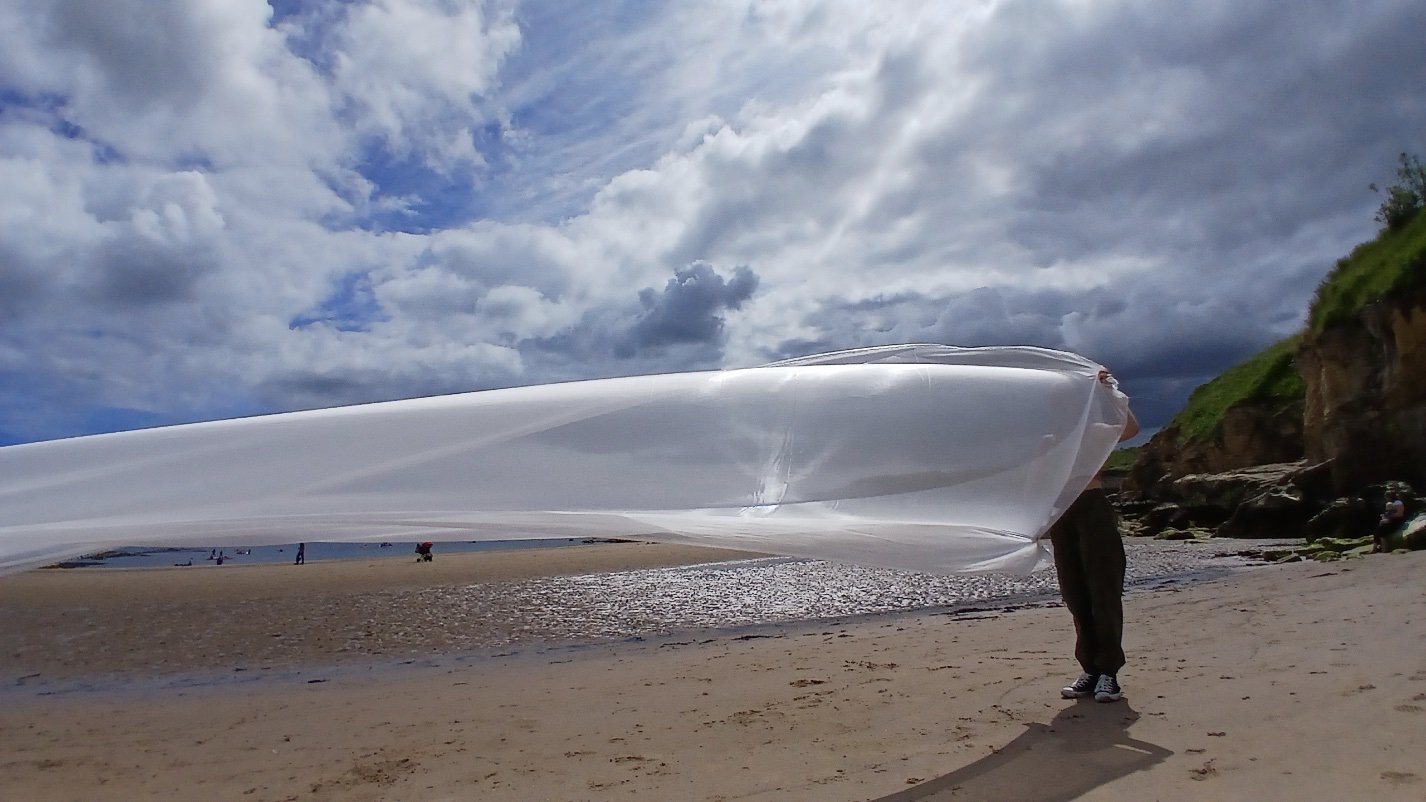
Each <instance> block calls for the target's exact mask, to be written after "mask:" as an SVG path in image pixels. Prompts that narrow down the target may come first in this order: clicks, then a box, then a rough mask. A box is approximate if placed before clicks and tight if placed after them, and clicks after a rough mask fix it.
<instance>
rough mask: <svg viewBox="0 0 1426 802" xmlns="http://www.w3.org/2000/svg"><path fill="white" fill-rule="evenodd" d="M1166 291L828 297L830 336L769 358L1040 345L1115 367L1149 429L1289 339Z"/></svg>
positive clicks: (1224, 305)
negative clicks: (920, 345) (903, 347)
mask: <svg viewBox="0 0 1426 802" xmlns="http://www.w3.org/2000/svg"><path fill="white" fill-rule="evenodd" d="M1157 290H1158V288H1156V287H1146V288H1142V289H1141V291H1136V292H1126V293H1123V294H1120V293H1117V292H1115V291H1113V290H1110V289H1103V288H1094V289H1089V290H1083V291H1073V292H1071V291H1056V290H1024V291H1017V290H1014V289H1009V288H985V287H982V288H979V289H975V290H971V291H969V292H965V293H959V294H957V295H953V296H949V297H930V296H925V295H921V294H917V293H902V294H898V295H895V296H889V297H884V298H876V299H866V300H859V301H845V300H841V301H839V300H835V299H831V300H828V301H827V302H826V303H825V304H824V306H823V307H822V308H821V310H819V311H818V312H816V313H815V314H814V315H812V316H811V317H810V318H809V319H807V320H806V321H804V323H806V324H807V325H809V326H813V327H815V328H817V329H818V330H821V331H824V332H826V337H825V338H823V339H819V340H806V339H798V340H789V341H786V342H783V343H781V344H780V345H779V347H778V348H777V349H776V350H775V351H774V352H773V353H771V354H769V360H772V359H783V358H789V357H794V356H803V355H806V354H810V353H817V352H819V351H827V350H834V349H838V348H853V347H860V346H870V345H886V344H892V343H904V342H936V343H945V344H948V345H959V346H967V347H971V346H987V345H1033V346H1038V347H1042V348H1054V349H1061V350H1071V351H1075V352H1077V353H1080V354H1083V355H1084V356H1086V357H1089V358H1091V359H1094V360H1096V361H1098V362H1100V363H1102V364H1104V365H1106V366H1108V367H1109V368H1110V369H1111V370H1113V371H1114V373H1115V375H1116V376H1117V377H1118V378H1119V380H1120V381H1121V382H1122V383H1123V385H1124V388H1125V390H1126V391H1127V392H1129V393H1130V394H1131V395H1132V396H1134V397H1135V399H1136V402H1135V403H1136V408H1138V405H1139V400H1140V399H1142V401H1143V404H1144V406H1143V407H1142V409H1141V410H1140V419H1141V420H1142V421H1143V423H1144V425H1145V426H1146V427H1151V428H1156V427H1159V426H1162V425H1163V424H1164V423H1167V421H1168V419H1169V418H1170V417H1172V416H1173V414H1174V413H1175V412H1177V410H1178V409H1180V408H1181V407H1182V405H1183V402H1184V400H1185V399H1186V398H1187V397H1188V394H1189V393H1190V392H1191V391H1192V390H1193V389H1194V388H1195V387H1197V386H1198V385H1200V384H1202V383H1203V382H1206V381H1208V380H1210V379H1212V378H1213V377H1214V376H1216V375H1217V374H1218V373H1220V372H1221V371H1222V370H1223V369H1225V368H1226V367H1228V366H1230V365H1233V364H1236V363H1237V362H1240V361H1242V360H1243V359H1246V358H1247V357H1249V356H1251V355H1252V354H1254V353H1256V352H1257V351H1259V350H1261V349H1262V348H1264V347H1266V346H1267V345H1269V344H1271V343H1272V342H1274V341H1276V340H1277V339H1278V338H1279V335H1277V334H1275V333H1273V332H1271V331H1268V330H1266V328H1265V327H1264V325H1263V324H1262V323H1261V321H1259V320H1258V319H1257V317H1256V315H1255V314H1254V310H1253V309H1252V308H1251V305H1250V304H1248V303H1245V302H1242V301H1233V300H1227V301H1220V302H1214V303H1206V304H1202V305H1198V306H1194V305H1189V304H1183V303H1181V302H1180V301H1178V300H1176V299H1175V298H1174V297H1172V296H1169V295H1166V294H1163V293H1160V292H1158V291H1157Z"/></svg>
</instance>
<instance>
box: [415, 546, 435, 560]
mask: <svg viewBox="0 0 1426 802" xmlns="http://www.w3.org/2000/svg"><path fill="white" fill-rule="evenodd" d="M435 545H436V544H435V543H417V544H416V562H418V563H421V562H425V563H428V562H430V561H431V560H432V559H434V558H433V557H432V555H431V549H432V548H434V547H435Z"/></svg>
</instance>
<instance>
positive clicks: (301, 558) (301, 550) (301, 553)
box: [292, 543, 307, 565]
mask: <svg viewBox="0 0 1426 802" xmlns="http://www.w3.org/2000/svg"><path fill="white" fill-rule="evenodd" d="M306 562H307V544H306V543H298V544H297V561H296V562H294V563H292V564H293V565H303V564H305V563H306Z"/></svg>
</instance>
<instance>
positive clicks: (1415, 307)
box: [1297, 293, 1426, 493]
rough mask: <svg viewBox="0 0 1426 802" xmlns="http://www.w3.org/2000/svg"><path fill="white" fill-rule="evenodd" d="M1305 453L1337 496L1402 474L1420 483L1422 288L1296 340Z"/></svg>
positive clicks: (1424, 418)
mask: <svg viewBox="0 0 1426 802" xmlns="http://www.w3.org/2000/svg"><path fill="white" fill-rule="evenodd" d="M1297 367H1298V371H1299V372H1300V373H1301V375H1302V378H1303V380H1304V383H1305V384H1306V387H1307V397H1306V402H1305V409H1304V416H1303V439H1304V446H1305V456H1306V457H1307V459H1308V460H1309V461H1313V462H1329V461H1330V463H1331V465H1332V482H1333V485H1334V486H1335V488H1336V489H1337V491H1338V492H1339V493H1347V492H1350V491H1351V490H1353V489H1355V488H1357V487H1361V486H1362V485H1365V484H1370V483H1373V482H1381V481H1385V480H1388V479H1403V480H1405V481H1408V482H1410V483H1412V484H1413V485H1415V486H1417V487H1423V486H1426V293H1415V294H1412V295H1410V296H1407V297H1398V298H1393V299H1390V300H1388V301H1383V302H1379V303H1376V304H1372V305H1370V306H1368V307H1366V308H1365V309H1363V310H1362V312H1361V314H1360V315H1359V316H1358V318H1357V320H1355V321H1353V322H1352V323H1348V324H1341V325H1337V326H1333V327H1331V328H1329V329H1327V330H1326V331H1324V332H1323V333H1321V334H1320V335H1317V336H1315V337H1309V338H1307V339H1305V340H1304V342H1303V345H1302V347H1301V349H1299V351H1298V353H1297Z"/></svg>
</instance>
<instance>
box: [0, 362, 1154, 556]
mask: <svg viewBox="0 0 1426 802" xmlns="http://www.w3.org/2000/svg"><path fill="white" fill-rule="evenodd" d="M1100 370H1101V367H1100V366H1099V365H1097V364H1095V363H1093V362H1091V361H1089V360H1086V359H1084V358H1082V357H1079V356H1076V355H1074V354H1069V353H1064V352H1059V351H1050V350H1045V349H1038V348H1028V347H1008V348H954V347H949V346H941V345H905V346H888V347H882V348H866V349H858V350H854V351H842V352H837V353H832V354H825V355H822V356H817V357H808V358H804V359H794V360H789V361H786V362H778V363H774V364H772V365H766V366H762V367H756V368H748V369H742V370H726V371H712V372H699V373H677V374H666V375H656V376H635V377H628V378H617V379H600V380H595V381H582V382H572V383H566V384H552V385H540V386H534V387H520V388H513V389H506V390H490V391H485V392H475V393H465V394H460V395H450V396H441V397H435V398H421V399H414V400H407V401H395V402H389V403H379V404H365V405H359V406H348V407H339V408H335V409H324V410H315V411H307V412H293V413H285V414H278V415H267V416H262V417H253V418H243V419H237V420H225V421H215V422H208V423H197V424H189V425H183V426H169V427H164V428H156V429H147V430H140V431H132V432H121V433H116V434H103V435H94V436H90V437H78V438H73V439H68V440H56V441H51V442H43V443H30V444H23V445H16V446H9V447H5V448H0V573H3V572H13V571H16V570H20V569H23V568H26V567H32V566H37V565H43V564H49V563H53V562H56V561H59V560H62V559H65V558H69V557H74V556H77V555H81V554H86V553H93V552H95V551H97V550H100V549H104V548H111V547H117V546H123V545H144V546H201V547H212V546H220V545H226V546H238V545H242V546H257V545H272V544H279V543H291V542H296V541H308V542H312V541H324V540H326V541H356V542H360V541H376V540H380V541H406V542H411V541H424V540H496V539H501V540H503V539H510V538H528V537H535V538H563V537H619V538H635V539H645V540H653V541H665V542H678V543H688V544H693V545H699V546H718V547H725V548H733V549H742V550H748V551H756V552H765V553H771V554H782V555H791V556H800V557H813V558H820V559H827V560H833V561H841V562H851V563H859V564H863V565H873V566H884V567H890V568H901V569H909V570H914V571H924V572H934V573H948V572H957V571H966V570H1006V571H1029V570H1032V569H1034V568H1036V567H1038V566H1040V565H1042V564H1043V560H1044V557H1045V550H1044V548H1043V547H1042V546H1041V545H1040V544H1039V542H1038V541H1039V538H1040V535H1041V534H1042V533H1044V531H1045V530H1046V529H1047V528H1048V527H1049V525H1050V524H1051V523H1052V522H1053V521H1054V520H1055V519H1056V518H1057V517H1058V516H1059V514H1060V513H1061V512H1062V511H1063V510H1064V509H1065V508H1066V507H1067V506H1068V504H1069V503H1070V502H1071V501H1072V500H1073V499H1074V497H1075V496H1076V495H1077V494H1078V493H1079V492H1080V491H1081V490H1082V489H1083V488H1084V487H1085V485H1086V484H1088V483H1089V481H1090V480H1091V479H1092V477H1093V476H1094V474H1095V472H1096V471H1097V470H1098V469H1099V468H1100V466H1101V465H1102V464H1103V462H1104V460H1105V459H1106V458H1107V457H1108V456H1109V454H1110V452H1111V451H1112V450H1113V448H1114V446H1115V443H1116V442H1117V441H1118V439H1119V434H1120V432H1121V431H1122V430H1123V427H1124V425H1125V421H1126V416H1127V409H1128V407H1127V399H1125V397H1124V396H1123V395H1121V394H1120V393H1119V392H1118V390H1117V389H1115V388H1114V387H1113V386H1112V385H1111V384H1106V383H1104V382H1101V381H1099V380H1098V373H1099V371H1100Z"/></svg>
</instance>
